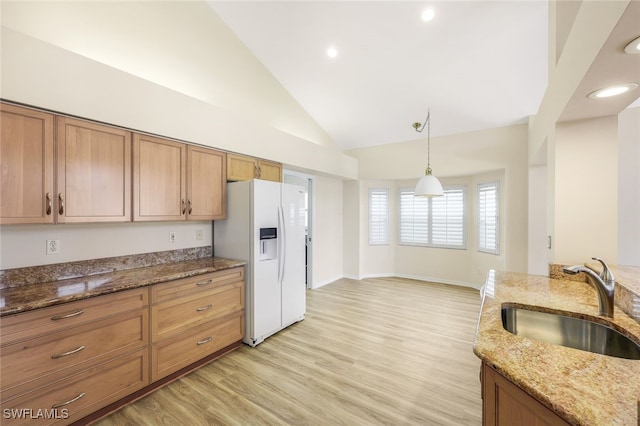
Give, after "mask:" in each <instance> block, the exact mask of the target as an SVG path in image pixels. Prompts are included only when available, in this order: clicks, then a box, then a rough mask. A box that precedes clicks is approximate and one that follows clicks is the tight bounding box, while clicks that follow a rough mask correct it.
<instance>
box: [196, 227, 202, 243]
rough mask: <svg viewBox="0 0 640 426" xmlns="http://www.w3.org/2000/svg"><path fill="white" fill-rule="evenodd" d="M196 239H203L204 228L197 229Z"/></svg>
mask: <svg viewBox="0 0 640 426" xmlns="http://www.w3.org/2000/svg"><path fill="white" fill-rule="evenodd" d="M196 240H198V241H200V240H202V229H196Z"/></svg>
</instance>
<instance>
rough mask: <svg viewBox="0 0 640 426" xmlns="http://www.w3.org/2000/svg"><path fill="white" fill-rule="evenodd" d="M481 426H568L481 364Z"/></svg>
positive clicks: (509, 382)
mask: <svg viewBox="0 0 640 426" xmlns="http://www.w3.org/2000/svg"><path fill="white" fill-rule="evenodd" d="M481 369H482V370H481V375H480V377H481V379H482V424H483V425H484V426H512V425H532V426H535V425H540V426H542V425H551V426H568V425H569V423H567V422H566V421H565V420H564V419H562V418H561V417H560V416H558V415H557V414H556V413H554V412H553V411H551V410H550V409H548V408H547V407H545V406H544V405H543V404H542V403H540V402H539V401H538V400H537V399H535V398H533V397H532V396H531V395H529V394H528V393H526V392H525V391H523V390H522V389H520V388H519V387H518V386H516V385H515V384H513V383H512V382H511V381H510V380H509V379H507V378H506V377H504V376H502V375H501V374H500V373H498V372H497V371H496V370H494V369H493V368H491V367H490V366H488V365H487V364H485V363H482V367H481Z"/></svg>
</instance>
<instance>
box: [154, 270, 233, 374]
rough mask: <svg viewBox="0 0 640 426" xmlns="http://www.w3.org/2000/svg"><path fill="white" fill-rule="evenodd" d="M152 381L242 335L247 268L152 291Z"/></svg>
mask: <svg viewBox="0 0 640 426" xmlns="http://www.w3.org/2000/svg"><path fill="white" fill-rule="evenodd" d="M151 301H152V305H151V336H152V337H151V340H152V345H151V379H152V380H154V381H155V380H158V379H161V378H163V377H165V376H167V375H169V374H171V373H174V372H175V371H178V370H180V369H181V368H183V367H185V366H187V365H189V364H191V363H193V362H195V361H197V360H198V359H200V358H204V357H205V356H208V355H210V354H213V353H215V352H216V351H218V350H220V349H222V348H224V347H226V346H228V345H230V344H232V343H234V342H237V341H240V340H242V336H243V335H244V267H242V268H232V269H229V270H226V271H220V272H214V273H211V274H205V275H199V276H197V277H190V278H185V279H182V280H177V281H172V282H168V283H164V284H157V285H155V286H153V287H152V288H151Z"/></svg>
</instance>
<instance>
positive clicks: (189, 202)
mask: <svg viewBox="0 0 640 426" xmlns="http://www.w3.org/2000/svg"><path fill="white" fill-rule="evenodd" d="M187 205H188V206H189V210H188V212H189V214H191V212H192V211H193V208H192V207H191V200H187Z"/></svg>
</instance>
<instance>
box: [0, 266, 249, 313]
mask: <svg viewBox="0 0 640 426" xmlns="http://www.w3.org/2000/svg"><path fill="white" fill-rule="evenodd" d="M245 264H246V262H243V261H239V260H232V259H224V258H220V257H208V258H202V259H196V260H187V261H181V262H175V263H166V264H160V265H155V266H146V267H140V268H133V269H127V270H120V271H115V272H108V273H102V274H96V275H89V276H84V277H79V278H71V279H66V280H59V281H51V282H45V283H37V284H29V285H21V286H18V287H10V288H4V289H1V290H0V317H2V316H5V315H11V314H16V313H19V312H25V311H29V310H33V309H38V308H44V307H47V306H53V305H58V304H61V303H66V302H72V301H74V300H81V299H86V298H89V297H93V296H99V295H103V294H109V293H115V292H117V291H122V290H129V289H132V288H138V287H144V286H148V285H151V284H157V283H160V282H164V281H171V280H176V279H179V278H186V277H191V276H195V275H201V274H206V273H209V272H216V271H221V270H225V269H230V268H235V267H238V266H242V265H245Z"/></svg>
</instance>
